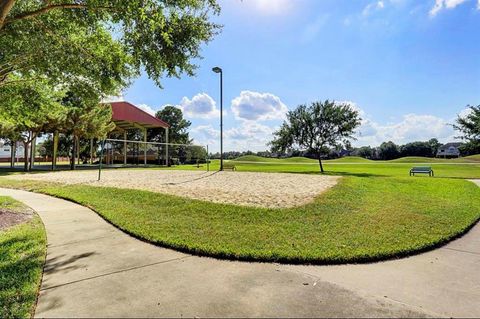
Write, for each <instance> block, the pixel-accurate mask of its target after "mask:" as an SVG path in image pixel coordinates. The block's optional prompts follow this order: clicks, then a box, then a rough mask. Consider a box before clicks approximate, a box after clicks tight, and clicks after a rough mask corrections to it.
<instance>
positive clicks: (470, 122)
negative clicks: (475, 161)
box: [453, 105, 480, 155]
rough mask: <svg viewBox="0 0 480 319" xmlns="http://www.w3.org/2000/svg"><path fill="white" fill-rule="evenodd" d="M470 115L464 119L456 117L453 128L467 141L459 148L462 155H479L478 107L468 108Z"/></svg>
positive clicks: (479, 126) (479, 106) (479, 107)
mask: <svg viewBox="0 0 480 319" xmlns="http://www.w3.org/2000/svg"><path fill="white" fill-rule="evenodd" d="M468 108H469V109H470V113H469V114H468V115H466V116H464V117H461V116H458V118H457V121H456V123H455V124H454V125H453V127H454V128H455V129H456V130H458V131H459V132H460V133H462V134H463V135H462V136H461V137H462V138H463V139H464V140H466V141H467V143H466V144H465V145H463V146H462V147H461V148H460V151H461V152H462V154H463V155H473V154H480V105H477V106H470V105H469V106H468Z"/></svg>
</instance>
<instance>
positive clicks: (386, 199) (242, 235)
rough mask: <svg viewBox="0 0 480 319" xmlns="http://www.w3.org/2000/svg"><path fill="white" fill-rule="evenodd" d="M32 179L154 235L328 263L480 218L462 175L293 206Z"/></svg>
mask: <svg viewBox="0 0 480 319" xmlns="http://www.w3.org/2000/svg"><path fill="white" fill-rule="evenodd" d="M1 183H2V184H4V186H5V185H6V186H12V187H20V186H22V185H20V184H17V185H14V184H15V183H18V182H15V183H13V182H11V183H13V184H10V185H8V184H5V183H10V182H5V181H3V180H2V181H1ZM29 187H30V188H33V189H34V190H36V191H40V192H43V193H46V194H50V195H54V196H58V197H62V198H66V199H69V200H72V201H75V202H78V203H80V204H83V205H85V206H88V207H90V208H92V209H94V210H95V211H97V212H98V213H99V214H100V215H101V216H102V217H104V218H105V219H106V220H108V221H110V222H111V223H113V224H114V225H116V226H118V227H119V228H121V229H123V230H125V231H126V232H128V233H130V234H133V235H135V236H137V237H140V238H143V239H146V240H148V241H150V242H153V243H157V244H160V245H162V246H166V247H172V248H175V249H179V250H182V251H187V252H192V253H196V254H201V255H208V256H216V257H222V258H232V259H241V260H261V261H278V262H290V263H298V262H302V263H319V264H321V263H344V262H362V261H373V260H379V259H384V258H388V257H396V256H403V255H407V254H411V253H414V252H418V251H422V250H424V249H427V248H431V247H434V246H436V245H439V244H441V243H444V242H446V241H448V240H450V239H452V238H454V237H455V236H457V235H459V234H461V233H463V232H464V231H465V230H467V229H468V228H469V227H471V225H472V224H473V223H475V222H476V221H477V220H478V218H479V217H480V188H479V187H477V186H475V185H474V184H473V183H471V182H469V181H465V180H462V179H444V178H405V177H402V178H399V177H376V176H373V177H372V176H370V177H357V176H345V177H344V178H343V179H342V181H341V182H340V184H338V185H337V186H336V187H334V188H333V189H331V190H330V191H328V192H326V193H324V194H322V195H320V196H319V197H318V198H316V200H315V201H314V202H313V203H311V204H308V205H306V206H303V207H298V208H292V209H261V208H250V207H239V206H234V205H222V204H215V203H209V202H202V201H196V200H190V199H185V198H181V197H176V196H170V195H163V194H158V193H152V192H147V191H138V190H125V189H123V190H122V189H116V188H100V187H92V186H83V185H73V186H57V185H46V184H41V183H38V182H37V183H31V184H30V185H29Z"/></svg>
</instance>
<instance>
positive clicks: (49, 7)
mask: <svg viewBox="0 0 480 319" xmlns="http://www.w3.org/2000/svg"><path fill="white" fill-rule="evenodd" d="M10 1H13V2H15V1H14V0H10ZM12 5H13V4H12ZM87 8H90V9H94V10H112V9H113V7H105V6H98V7H94V8H92V7H89V6H88V5H86V4H78V3H60V4H50V5H47V6H45V7H43V8H40V9H37V10H34V11H30V12H24V13H20V14H18V15H16V16H14V17H11V18H9V19H6V20H4V22H3V25H2V24H0V28H2V27H3V26H5V25H7V24H9V23H12V22H15V21H18V20H23V19H31V18H34V17H36V16H38V15H41V14H44V13H47V12H49V11H52V10H58V9H87ZM0 23H1V21H0Z"/></svg>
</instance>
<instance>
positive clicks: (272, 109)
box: [231, 91, 288, 121]
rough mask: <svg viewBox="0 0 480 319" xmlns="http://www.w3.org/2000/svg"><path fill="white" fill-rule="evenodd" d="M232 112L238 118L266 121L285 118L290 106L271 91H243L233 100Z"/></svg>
mask: <svg viewBox="0 0 480 319" xmlns="http://www.w3.org/2000/svg"><path fill="white" fill-rule="evenodd" d="M231 108H232V112H233V114H234V115H235V117H236V118H237V119H240V120H246V121H266V120H275V119H283V118H285V114H286V112H287V111H288V108H287V106H286V105H285V104H283V102H282V101H281V100H280V98H279V97H277V96H275V95H273V94H271V93H259V92H252V91H242V92H241V93H240V96H238V97H236V98H235V99H233V100H232V106H231Z"/></svg>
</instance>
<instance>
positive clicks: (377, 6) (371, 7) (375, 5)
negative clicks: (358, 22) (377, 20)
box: [362, 0, 385, 16]
mask: <svg viewBox="0 0 480 319" xmlns="http://www.w3.org/2000/svg"><path fill="white" fill-rule="evenodd" d="M383 8H385V2H384V1H383V0H378V1H375V2H371V3H369V4H367V6H366V7H365V8H364V9H363V11H362V15H363V16H368V15H370V14H371V13H372V12H373V11H376V10H381V9H383Z"/></svg>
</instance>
